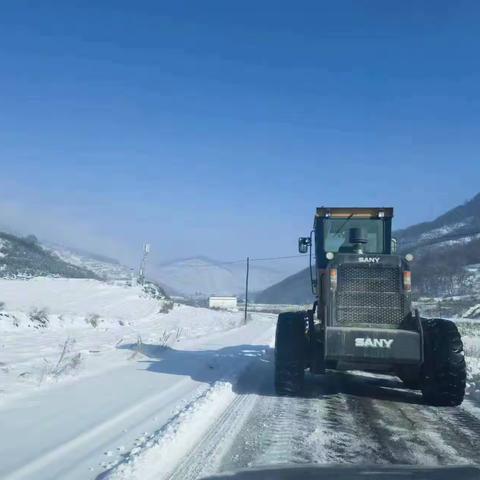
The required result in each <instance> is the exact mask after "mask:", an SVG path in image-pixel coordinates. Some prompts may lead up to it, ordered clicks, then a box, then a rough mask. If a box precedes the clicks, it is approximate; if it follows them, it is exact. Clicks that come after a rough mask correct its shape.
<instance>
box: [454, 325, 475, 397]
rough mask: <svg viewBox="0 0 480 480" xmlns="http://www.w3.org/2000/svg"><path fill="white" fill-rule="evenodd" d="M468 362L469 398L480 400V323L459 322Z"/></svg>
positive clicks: (467, 391) (467, 392)
mask: <svg viewBox="0 0 480 480" xmlns="http://www.w3.org/2000/svg"><path fill="white" fill-rule="evenodd" d="M457 326H458V328H459V330H460V333H461V334H462V340H463V346H464V349H465V360H466V362H467V390H466V394H467V396H469V397H471V398H474V399H476V400H480V322H475V321H470V322H468V321H465V320H464V321H462V322H457Z"/></svg>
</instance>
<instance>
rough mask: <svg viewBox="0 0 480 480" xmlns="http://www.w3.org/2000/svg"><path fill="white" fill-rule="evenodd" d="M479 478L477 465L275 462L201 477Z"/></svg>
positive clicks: (269, 479)
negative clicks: (278, 463) (430, 465)
mask: <svg viewBox="0 0 480 480" xmlns="http://www.w3.org/2000/svg"><path fill="white" fill-rule="evenodd" d="M219 479H220V480H370V479H372V480H452V479H454V480H480V466H473V465H468V466H445V467H421V466H414V465H372V466H364V465H279V466H268V467H260V468H255V469H248V470H241V471H238V472H232V473H222V474H218V475H214V476H211V477H208V478H205V479H204V480H219Z"/></svg>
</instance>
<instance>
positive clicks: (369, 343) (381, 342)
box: [355, 337, 393, 348]
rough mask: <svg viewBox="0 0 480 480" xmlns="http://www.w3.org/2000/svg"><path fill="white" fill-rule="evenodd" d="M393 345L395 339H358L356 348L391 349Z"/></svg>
mask: <svg viewBox="0 0 480 480" xmlns="http://www.w3.org/2000/svg"><path fill="white" fill-rule="evenodd" d="M392 343H393V338H391V339H388V340H387V339H386V338H369V337H367V338H356V339H355V346H356V347H363V348H367V347H371V348H391V346H392Z"/></svg>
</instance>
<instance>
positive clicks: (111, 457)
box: [0, 279, 480, 480]
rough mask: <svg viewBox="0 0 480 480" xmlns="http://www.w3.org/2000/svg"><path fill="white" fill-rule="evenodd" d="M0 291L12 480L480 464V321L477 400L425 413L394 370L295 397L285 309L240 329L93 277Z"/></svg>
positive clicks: (310, 387)
mask: <svg viewBox="0 0 480 480" xmlns="http://www.w3.org/2000/svg"><path fill="white" fill-rule="evenodd" d="M0 286H2V287H3V293H2V294H3V298H4V299H5V300H6V304H7V307H8V309H7V310H4V311H3V312H0V326H1V327H2V339H1V342H0V375H1V377H0V380H1V382H2V384H1V388H0V478H2V479H4V478H5V479H8V480H32V479H35V480H37V479H40V480H44V479H69V480H70V479H72V480H80V479H81V480H88V479H92V480H93V479H99V480H101V479H102V480H105V479H110V480H113V479H117V480H126V479H128V480H132V479H141V480H148V479H152V480H153V479H155V480H165V479H170V478H171V479H175V480H189V479H190V480H193V479H198V478H201V477H203V476H205V475H208V474H211V473H213V472H219V471H226V470H231V469H238V468H242V467H248V466H251V465H260V464H275V463H291V462H296V463H298V462H317V463H370V464H371V463H374V464H378V463H404V464H405V463H406V464H422V465H425V464H427V465H437V464H459V463H477V462H478V463H480V454H479V452H480V397H479V395H478V392H479V390H478V381H477V380H476V379H478V371H479V370H478V367H479V360H478V358H479V348H478V345H479V343H480V342H479V335H478V329H477V326H476V325H473V324H472V325H469V326H468V328H467V327H465V326H464V327H462V328H463V329H464V331H463V334H464V339H465V345H466V352H467V363H468V366H469V394H468V398H467V399H466V400H465V402H464V403H463V404H462V406H461V407H459V408H433V407H428V406H425V405H423V404H422V399H421V395H420V393H418V392H415V391H411V390H405V389H404V388H403V385H402V384H401V382H400V381H399V380H397V379H395V378H394V377H388V376H381V375H368V374H365V373H360V372H329V373H328V374H327V375H325V376H319V377H316V378H312V377H310V376H309V375H307V382H306V390H305V393H304V395H303V396H302V397H300V398H290V397H278V396H276V395H275V393H274V390H273V385H272V379H273V340H274V338H273V337H274V328H275V320H276V316H275V315H271V314H265V313H252V314H251V318H250V321H249V322H248V324H247V325H245V326H239V325H241V323H242V319H243V315H242V313H241V312H218V311H213V310H208V309H201V308H192V307H186V306H180V305H176V306H175V308H174V309H173V310H171V311H169V312H168V313H165V312H162V305H163V304H162V300H158V299H153V298H151V297H150V296H148V295H147V296H146V295H145V294H144V292H143V291H142V290H141V289H139V288H138V287H127V286H122V285H116V284H104V283H100V282H96V281H75V282H74V281H65V280H61V279H43V280H42V279H38V280H35V281H30V282H27V283H25V282H23V283H21V282H17V283H12V282H11V281H9V282H6V281H5V282H4V285H0ZM72 290H73V291H74V292H75V294H74V293H72ZM26 293H28V295H27V294H26ZM30 293H31V295H30ZM34 307H39V308H48V311H49V314H48V319H49V323H48V326H47V327H44V328H40V327H38V326H36V325H35V323H32V319H31V317H32V314H31V309H32V308H34ZM92 313H95V314H98V325H96V326H94V325H92V323H91V321H90V319H91V318H92ZM37 327H38V328H37ZM62 345H64V346H68V347H69V350H68V351H67V353H65V355H63V353H62ZM75 359H78V361H75ZM65 367H69V368H65Z"/></svg>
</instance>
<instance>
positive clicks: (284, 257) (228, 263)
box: [166, 255, 308, 268]
mask: <svg viewBox="0 0 480 480" xmlns="http://www.w3.org/2000/svg"><path fill="white" fill-rule="evenodd" d="M303 257H308V255H284V256H280V257H263V258H250V262H264V261H268V260H286V259H291V258H303ZM236 263H245V259H244V258H243V259H241V260H230V261H226V262H215V264H213V265H205V264H201V263H199V264H188V265H175V268H215V267H219V266H223V265H233V264H236ZM166 267H167V268H168V266H167V265H166Z"/></svg>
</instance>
